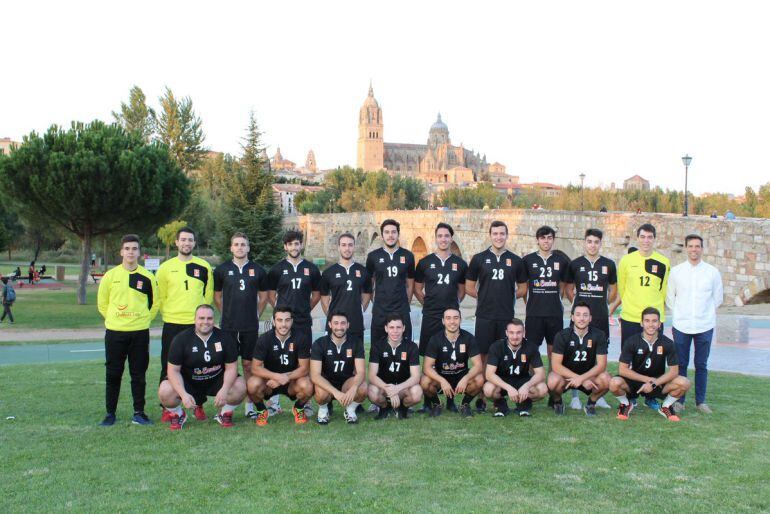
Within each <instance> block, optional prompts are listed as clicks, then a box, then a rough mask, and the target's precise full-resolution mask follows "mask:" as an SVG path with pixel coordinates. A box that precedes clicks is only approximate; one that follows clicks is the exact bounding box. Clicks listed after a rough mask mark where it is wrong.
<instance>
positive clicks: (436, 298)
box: [414, 253, 468, 318]
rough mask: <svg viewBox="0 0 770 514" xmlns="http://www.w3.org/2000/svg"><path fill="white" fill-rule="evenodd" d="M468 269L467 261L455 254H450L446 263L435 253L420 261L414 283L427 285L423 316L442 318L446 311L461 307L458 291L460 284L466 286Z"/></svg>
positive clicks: (415, 272) (415, 271)
mask: <svg viewBox="0 0 770 514" xmlns="http://www.w3.org/2000/svg"><path fill="white" fill-rule="evenodd" d="M467 269H468V265H467V264H466V263H465V261H464V260H462V259H461V258H460V257H458V256H457V255H455V254H450V255H449V257H448V258H447V260H445V261H442V260H441V258H440V257H439V256H438V255H436V254H435V253H432V254H430V255H426V256H425V257H423V258H422V259H420V262H419V263H417V268H415V270H414V281H415V282H419V283H420V284H425V303H424V304H423V307H422V312H423V315H425V316H428V317H431V318H441V317H443V315H444V310H445V309H447V308H449V307H454V308H458V307H459V306H460V302H459V301H458V300H457V289H458V287H459V286H460V284H465V272H466V270H467Z"/></svg>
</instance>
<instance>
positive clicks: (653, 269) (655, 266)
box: [652, 264, 658, 273]
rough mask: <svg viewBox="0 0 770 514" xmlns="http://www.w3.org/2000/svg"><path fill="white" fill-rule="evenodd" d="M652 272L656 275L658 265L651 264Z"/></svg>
mask: <svg viewBox="0 0 770 514" xmlns="http://www.w3.org/2000/svg"><path fill="white" fill-rule="evenodd" d="M652 272H653V273H657V272H658V265H657V264H653V265H652Z"/></svg>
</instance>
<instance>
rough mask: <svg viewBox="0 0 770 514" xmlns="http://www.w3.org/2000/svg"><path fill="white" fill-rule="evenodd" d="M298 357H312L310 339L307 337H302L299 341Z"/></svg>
mask: <svg viewBox="0 0 770 514" xmlns="http://www.w3.org/2000/svg"><path fill="white" fill-rule="evenodd" d="M297 357H298V358H300V359H309V358H310V341H308V340H307V339H305V338H301V339H300V341H299V342H298V343H297Z"/></svg>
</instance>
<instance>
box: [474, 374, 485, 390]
mask: <svg viewBox="0 0 770 514" xmlns="http://www.w3.org/2000/svg"><path fill="white" fill-rule="evenodd" d="M473 384H474V386H475V389H476V390H477V391H480V390H481V389H482V388H483V387H484V377H483V376H482V375H476V377H475V378H474V379H473Z"/></svg>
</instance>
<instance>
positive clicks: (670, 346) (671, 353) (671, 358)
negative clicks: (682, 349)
mask: <svg viewBox="0 0 770 514" xmlns="http://www.w3.org/2000/svg"><path fill="white" fill-rule="evenodd" d="M666 364H668V365H669V366H678V365H679V353H678V352H677V349H676V347H675V346H674V343H673V342H672V341H670V340H669V341H666Z"/></svg>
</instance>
